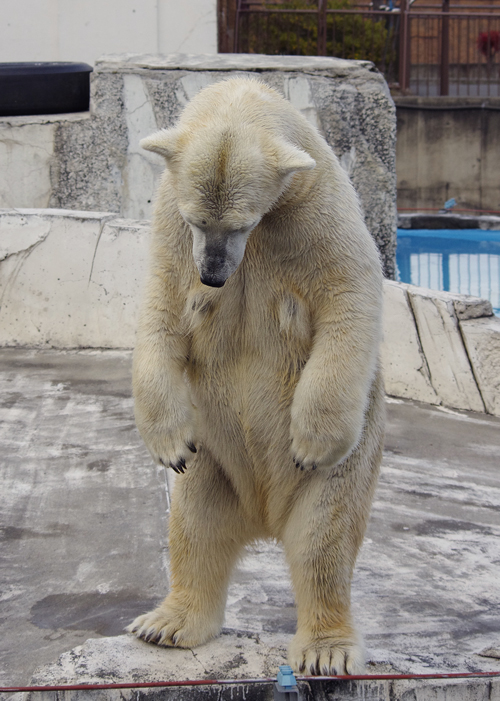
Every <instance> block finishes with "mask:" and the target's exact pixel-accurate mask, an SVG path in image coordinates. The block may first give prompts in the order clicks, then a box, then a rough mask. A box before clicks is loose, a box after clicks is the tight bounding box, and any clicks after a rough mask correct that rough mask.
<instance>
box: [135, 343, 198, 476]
mask: <svg viewBox="0 0 500 701" xmlns="http://www.w3.org/2000/svg"><path fill="white" fill-rule="evenodd" d="M172 346H173V343H172V342H170V344H169V345H167V347H166V348H165V351H164V354H163V355H164V357H163V358H162V359H161V360H158V361H156V362H155V358H154V355H155V354H154V351H152V350H151V349H150V348H148V347H147V346H145V345H143V344H138V346H137V347H136V349H135V353H134V381H133V384H134V400H135V420H136V424H137V428H138V429H139V433H140V434H141V436H142V439H143V440H144V443H145V444H146V446H147V448H148V450H149V452H150V453H151V455H152V457H153V460H154V461H155V462H156V463H160V464H162V465H164V466H165V467H170V468H172V469H173V470H174V471H175V472H177V473H179V472H184V470H185V468H186V463H189V461H190V460H192V458H193V455H194V454H195V453H196V451H197V445H196V444H197V435H196V412H195V408H194V407H193V405H192V403H191V398H190V396H189V391H188V387H187V384H186V381H185V380H184V376H183V368H182V366H181V365H180V363H178V362H176V360H175V356H174V360H172V358H171V356H172V355H173V354H174V351H173V349H172ZM169 354H170V357H169ZM165 358H167V359H168V361H167V360H166V359H165Z"/></svg>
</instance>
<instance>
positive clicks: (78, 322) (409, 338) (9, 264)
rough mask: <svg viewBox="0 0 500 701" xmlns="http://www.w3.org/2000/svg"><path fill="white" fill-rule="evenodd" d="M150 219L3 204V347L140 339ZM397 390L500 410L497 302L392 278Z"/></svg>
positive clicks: (391, 362)
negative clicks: (494, 312) (494, 310)
mask: <svg viewBox="0 0 500 701" xmlns="http://www.w3.org/2000/svg"><path fill="white" fill-rule="evenodd" d="M148 235H149V223H148V222H137V221H133V220H125V219H120V218H117V217H116V215H114V214H106V213H102V212H101V213H99V212H70V211H64V210H46V209H45V210H44V209H39V210H0V300H1V306H0V346H28V347H37V348H114V349H125V348H132V347H133V346H134V341H135V329H136V325H137V315H138V308H139V302H140V298H141V292H142V284H143V280H144V277H145V274H146V268H147V256H148V238H149V236H148ZM384 297H385V298H384V342H383V345H382V361H383V366H384V371H385V380H386V390H387V392H388V394H390V395H393V396H396V397H404V398H407V399H416V400H418V401H421V402H427V403H430V404H443V405H445V406H451V407H455V408H458V409H465V410H472V411H478V412H487V413H490V414H494V415H496V416H500V373H499V371H498V368H499V367H500V319H499V318H497V317H494V316H492V309H491V304H490V303H489V302H487V301H485V300H480V299H477V298H475V297H466V296H464V295H456V294H449V293H447V292H434V291H431V290H424V289H421V288H418V287H414V286H411V285H403V284H401V283H396V282H392V281H389V280H387V281H386V283H385V290H384Z"/></svg>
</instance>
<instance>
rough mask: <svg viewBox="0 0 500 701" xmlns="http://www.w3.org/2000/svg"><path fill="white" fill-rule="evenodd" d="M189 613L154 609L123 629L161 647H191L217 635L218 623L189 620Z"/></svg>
mask: <svg viewBox="0 0 500 701" xmlns="http://www.w3.org/2000/svg"><path fill="white" fill-rule="evenodd" d="M189 618H190V616H189V614H188V615H187V616H181V615H179V614H176V613H172V614H170V615H169V613H166V612H164V611H162V610H161V609H155V610H154V611H150V612H149V613H146V614H144V615H142V616H138V617H137V618H136V619H135V621H133V622H132V623H131V624H130V625H129V626H127V628H126V629H125V630H127V631H128V632H129V633H133V634H134V635H136V636H137V637H138V638H140V639H141V640H144V641H145V642H146V643H153V644H154V645H160V646H163V647H183V648H191V647H196V646H197V645H201V644H202V643H204V642H206V641H207V640H210V638H213V637H214V636H216V635H217V633H218V632H219V629H220V625H212V626H210V625H207V622H206V621H205V625H203V623H204V622H203V621H201V620H194V618H193V617H192V616H191V618H193V620H191V621H189Z"/></svg>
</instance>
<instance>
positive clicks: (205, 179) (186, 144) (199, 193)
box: [141, 122, 316, 287]
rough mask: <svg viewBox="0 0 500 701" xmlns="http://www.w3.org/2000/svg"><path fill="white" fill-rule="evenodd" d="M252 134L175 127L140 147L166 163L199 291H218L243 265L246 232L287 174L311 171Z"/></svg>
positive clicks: (300, 158) (293, 150)
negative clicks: (189, 235) (189, 234)
mask: <svg viewBox="0 0 500 701" xmlns="http://www.w3.org/2000/svg"><path fill="white" fill-rule="evenodd" d="M190 126H191V125H190ZM257 127H258V128H256V127H253V126H252V125H248V124H240V125H231V127H228V126H224V125H220V126H218V127H216V128H214V124H213V122H210V124H206V125H204V124H200V125H199V126H198V128H196V129H193V128H189V129H186V127H185V126H183V125H180V126H178V127H175V128H173V129H167V130H163V131H160V132H158V133H156V134H153V135H152V136H150V137H148V138H146V139H143V140H142V141H141V146H142V147H143V148H145V149H147V150H148V151H154V152H156V153H159V154H160V155H162V156H164V157H165V159H166V162H167V168H168V170H169V171H170V175H171V183H172V187H173V188H174V191H175V194H176V199H177V204H178V208H179V212H180V214H181V216H182V218H183V219H184V221H185V222H186V223H187V224H188V225H189V227H190V229H191V231H192V234H193V257H194V261H195V264H196V266H197V268H198V271H199V273H200V279H201V282H202V283H203V284H204V285H210V286H211V287H222V285H224V283H225V282H226V280H227V279H228V277H229V276H230V275H232V273H234V272H235V270H236V269H237V268H238V266H239V265H240V263H241V261H242V260H243V256H244V254H245V247H246V243H247V240H248V237H249V236H250V234H251V232H252V230H253V229H255V227H256V226H257V225H258V224H259V222H260V221H261V219H262V217H263V216H264V215H265V214H266V213H267V212H269V211H270V210H272V209H273V207H274V206H275V205H276V203H277V202H278V200H279V199H280V197H281V196H282V195H283V193H284V192H285V190H286V189H287V187H288V186H289V185H290V182H291V179H292V177H293V175H294V173H297V172H299V171H305V170H311V169H312V168H314V166H315V165H316V162H315V161H314V159H313V158H311V156H309V155H308V154H307V153H305V152H304V151H302V150H300V149H299V148H297V147H296V146H294V145H293V144H291V143H289V142H287V141H286V140H285V139H283V138H281V137H277V136H276V135H275V134H272V133H270V132H269V131H268V130H266V129H265V128H264V129H263V128H262V125H260V126H259V125H257ZM160 197H161V194H160Z"/></svg>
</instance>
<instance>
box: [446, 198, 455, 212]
mask: <svg viewBox="0 0 500 701" xmlns="http://www.w3.org/2000/svg"><path fill="white" fill-rule="evenodd" d="M456 204H457V201H456V199H455V198H454V197H452V198H451V200H447V201H446V202H445V203H444V208H445V209H446V211H449V210H450V209H453V207H456Z"/></svg>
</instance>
